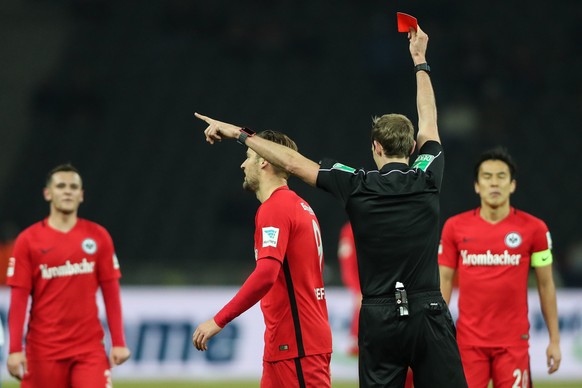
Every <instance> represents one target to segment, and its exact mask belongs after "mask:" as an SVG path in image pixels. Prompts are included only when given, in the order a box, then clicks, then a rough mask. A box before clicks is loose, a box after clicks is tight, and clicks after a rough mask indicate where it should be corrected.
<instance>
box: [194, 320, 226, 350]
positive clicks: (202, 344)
mask: <svg viewBox="0 0 582 388" xmlns="http://www.w3.org/2000/svg"><path fill="white" fill-rule="evenodd" d="M221 330H222V327H220V326H218V325H217V324H216V322H214V319H209V320H207V321H206V322H204V323H201V324H200V325H198V327H197V328H196V330H195V331H194V334H192V343H193V344H194V346H195V347H196V349H198V350H202V351H204V350H208V340H209V339H210V338H212V337H214V336H215V335H216V334H218V333H220V331H221Z"/></svg>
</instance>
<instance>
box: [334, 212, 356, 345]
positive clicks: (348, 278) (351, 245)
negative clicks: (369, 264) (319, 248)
mask: <svg viewBox="0 0 582 388" xmlns="http://www.w3.org/2000/svg"><path fill="white" fill-rule="evenodd" d="M337 258H338V260H339V264H340V272H341V277H342V282H343V284H344V286H345V287H346V288H347V289H348V290H349V291H350V292H351V293H352V295H353V299H354V312H353V316H352V323H351V325H350V341H351V343H350V347H349V349H348V353H349V354H351V355H353V356H357V355H358V326H359V325H358V321H359V319H360V307H361V306H362V291H361V290H360V278H359V273H358V257H357V256H356V244H355V242H354V233H353V232H352V225H351V224H350V223H349V221H348V222H346V223H345V224H344V226H342V228H341V230H340V236H339V243H338V250H337Z"/></svg>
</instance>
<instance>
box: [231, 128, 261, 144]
mask: <svg viewBox="0 0 582 388" xmlns="http://www.w3.org/2000/svg"><path fill="white" fill-rule="evenodd" d="M255 134H256V132H255V131H253V130H252V129H249V128H246V127H242V128H241V129H240V135H238V139H237V140H236V141H238V142H239V143H240V144H242V145H245V142H246V141H247V137H253V136H255Z"/></svg>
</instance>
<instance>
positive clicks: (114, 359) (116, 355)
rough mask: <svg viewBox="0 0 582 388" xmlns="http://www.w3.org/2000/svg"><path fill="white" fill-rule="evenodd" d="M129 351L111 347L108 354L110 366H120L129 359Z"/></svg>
mask: <svg viewBox="0 0 582 388" xmlns="http://www.w3.org/2000/svg"><path fill="white" fill-rule="evenodd" d="M130 356H131V351H130V350H129V349H128V348H126V347H124V346H113V347H112V348H111V351H110V352H109V363H110V364H111V365H112V366H116V365H121V364H123V363H124V362H125V361H127V360H128V359H129V357H130Z"/></svg>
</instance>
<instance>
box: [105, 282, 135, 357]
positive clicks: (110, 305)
mask: <svg viewBox="0 0 582 388" xmlns="http://www.w3.org/2000/svg"><path fill="white" fill-rule="evenodd" d="M99 286H100V287H101V293H102V294H103V303H104V304H105V312H106V314H107V324H108V326H109V332H110V334H111V345H112V346H111V351H110V354H109V361H110V362H111V365H114V366H115V365H121V364H123V363H124V362H125V361H127V359H128V358H129V357H130V356H131V352H130V351H129V349H128V348H127V346H126V344H125V336H124V333H123V318H122V312H121V296H120V294H121V292H120V289H119V280H117V279H109V280H105V281H102V282H101V283H100V284H99Z"/></svg>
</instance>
